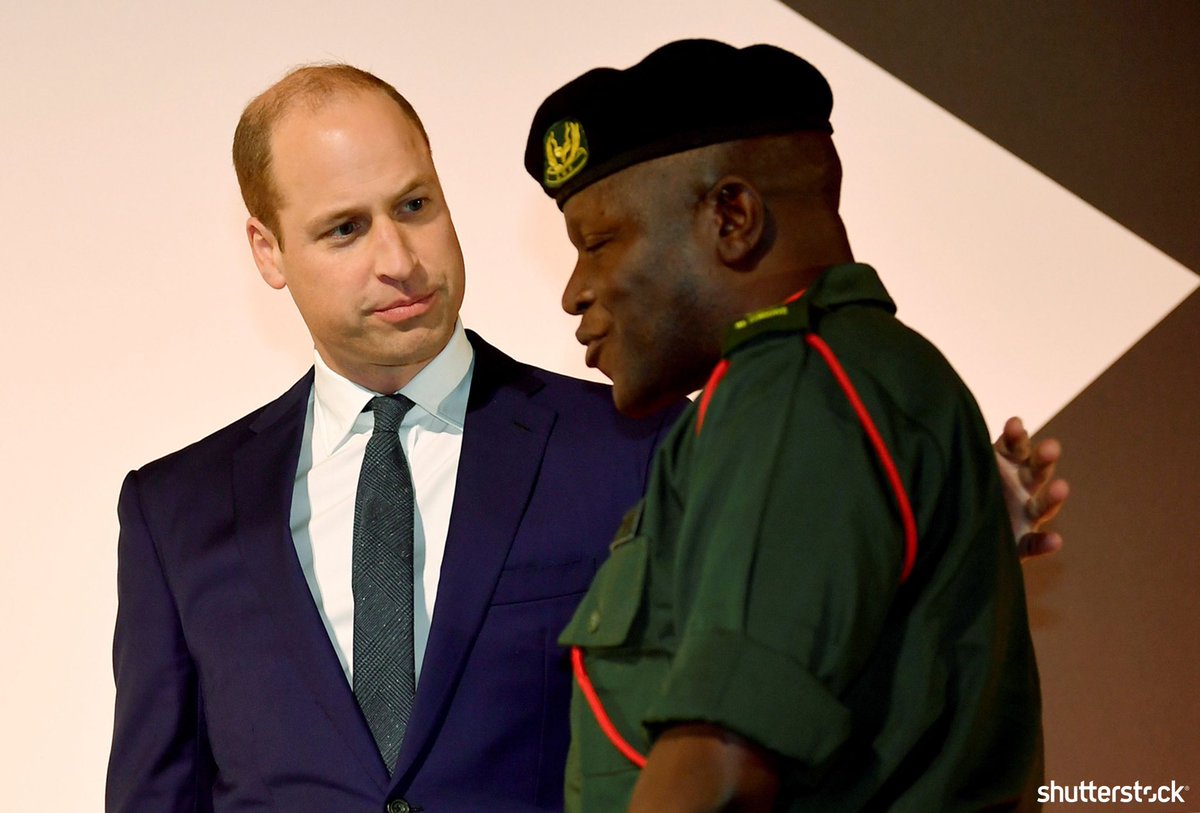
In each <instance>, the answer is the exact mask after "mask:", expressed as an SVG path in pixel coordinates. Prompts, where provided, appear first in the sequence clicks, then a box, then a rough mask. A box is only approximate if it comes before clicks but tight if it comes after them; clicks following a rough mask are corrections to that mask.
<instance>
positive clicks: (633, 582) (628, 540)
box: [558, 503, 649, 649]
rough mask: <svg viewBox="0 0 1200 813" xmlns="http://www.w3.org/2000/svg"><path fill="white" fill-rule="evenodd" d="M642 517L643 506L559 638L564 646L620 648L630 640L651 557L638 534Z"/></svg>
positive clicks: (625, 526)
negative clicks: (647, 564)
mask: <svg viewBox="0 0 1200 813" xmlns="http://www.w3.org/2000/svg"><path fill="white" fill-rule="evenodd" d="M640 516H641V504H640V503H639V504H638V506H637V507H636V508H634V509H633V510H631V511H630V512H629V514H627V515H626V518H625V521H624V522H622V523H621V530H620V531H618V532H617V538H616V539H614V540H613V542H612V545H610V546H609V556H608V559H607V560H606V561H605V562H604V564H603V565H601V566H600V570H598V571H597V572H596V578H595V579H593V580H592V586H591V588H590V589H589V590H588V592H587V594H586V595H585V596H584V597H583V601H581V602H580V604H579V607H578V609H576V611H575V615H574V616H573V617H572V618H571V622H570V623H569V624H568V625H567V628H566V629H565V630H563V633H562V635H561V636H559V639H558V642H559V643H560V644H562V645H563V646H580V647H584V648H585V649H590V648H595V647H619V646H621V645H622V644H624V643H626V642H627V641H628V640H629V636H630V630H631V629H632V628H633V625H634V621H635V620H636V619H637V617H638V610H640V609H641V607H642V604H643V596H644V593H645V588H646V563H647V559H648V557H649V540H648V539H647V538H646V537H644V536H640V535H638V533H637V532H638V531H639V530H640V528H638V525H639V524H640V523H639V519H640Z"/></svg>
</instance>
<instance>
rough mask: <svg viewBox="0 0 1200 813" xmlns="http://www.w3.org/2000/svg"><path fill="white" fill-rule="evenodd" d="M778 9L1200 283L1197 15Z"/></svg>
mask: <svg viewBox="0 0 1200 813" xmlns="http://www.w3.org/2000/svg"><path fill="white" fill-rule="evenodd" d="M782 2H784V3H785V4H786V5H787V6H789V7H790V8H791V9H793V10H794V11H796V12H798V13H799V14H801V15H802V16H804V17H806V18H808V19H809V20H811V21H812V22H814V23H816V24H817V25H819V26H821V27H822V28H823V29H824V30H826V31H827V32H829V33H830V34H832V35H833V36H835V37H837V38H838V39H840V40H842V41H843V42H845V43H846V44H847V45H849V46H850V47H852V48H854V49H855V50H857V51H858V52H859V53H861V54H862V55H863V56H865V57H866V58H868V59H870V60H871V61H873V62H875V63H876V64H877V65H879V66H880V67H882V68H884V69H885V70H887V71H889V72H890V73H892V74H893V75H894V76H896V77H897V78H898V79H900V80H901V81H903V82H905V83H906V84H908V85H909V86H911V87H912V88H914V89H915V90H917V91H918V92H919V93H921V94H922V95H924V96H926V97H927V98H929V99H930V100H931V101H933V102H935V103H936V104H938V105H940V106H941V107H943V108H944V109H946V110H947V111H949V112H950V113H951V114H953V115H955V116H957V117H958V118H960V119H962V120H963V121H964V122H966V123H967V124H968V125H970V126H971V127H973V128H975V129H976V130H978V131H979V132H981V133H982V134H983V135H985V136H987V137H988V138H990V139H991V140H993V141H994V142H996V143H997V144H998V145H1000V146H1001V147H1003V148H1004V149H1006V150H1008V151H1010V152H1012V153H1013V154H1014V155H1016V156H1018V157H1019V158H1021V159H1022V160H1024V161H1026V162H1027V163H1029V164H1030V165H1031V166H1033V167H1035V168H1036V169H1038V170H1039V171H1040V172H1043V173H1044V174H1046V175H1047V176H1049V177H1050V178H1053V179H1054V180H1055V181H1057V182H1058V183H1060V184H1062V185H1063V186H1065V187H1066V188H1068V189H1070V190H1071V191H1072V192H1074V193H1075V194H1076V195H1078V196H1079V197H1081V198H1083V199H1084V200H1086V201H1087V202H1089V203H1090V204H1091V205H1093V206H1095V207H1096V208H1098V209H1100V210H1101V211H1103V212H1105V213H1106V214H1107V215H1109V216H1110V217H1112V218H1113V219H1114V220H1116V221H1118V222H1119V223H1121V224H1122V225H1123V226H1125V227H1126V228H1128V229H1129V230H1131V231H1132V232H1134V233H1135V234H1137V235H1139V236H1140V237H1142V238H1143V239H1145V240H1146V241H1148V242H1150V243H1151V244H1153V245H1155V246H1157V247H1158V248H1159V249H1160V250H1162V251H1164V252H1165V253H1167V254H1169V255H1170V256H1172V257H1173V258H1175V259H1176V260H1178V261H1179V262H1180V263H1181V264H1183V265H1184V266H1186V267H1188V268H1190V269H1191V270H1192V271H1195V272H1197V273H1200V228H1197V224H1196V221H1197V212H1200V151H1198V150H1196V149H1195V134H1196V133H1197V132H1200V60H1197V59H1196V58H1195V56H1194V54H1195V43H1196V42H1197V41H1200V4H1197V3H1189V2H1160V3H1155V4H1145V5H1138V6H1136V7H1130V6H1129V5H1128V4H1123V3H1114V2H1093V1H1092V0H1060V2H1056V3H1046V4H1043V3H1038V2H1035V0H1016V1H1015V2H1014V0H977V2H973V3H970V4H962V3H957V2H953V0H923V2H916V3H903V4H897V3H891V2H887V0H862V2H857V3H842V2H839V0H782Z"/></svg>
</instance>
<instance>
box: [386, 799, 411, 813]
mask: <svg viewBox="0 0 1200 813" xmlns="http://www.w3.org/2000/svg"><path fill="white" fill-rule="evenodd" d="M411 810H412V807H411V806H409V804H408V802H406V801H404V800H403V799H393V800H392V801H390V802H388V804H387V813H410V811H411Z"/></svg>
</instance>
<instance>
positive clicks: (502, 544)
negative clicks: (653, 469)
mask: <svg viewBox="0 0 1200 813" xmlns="http://www.w3.org/2000/svg"><path fill="white" fill-rule="evenodd" d="M468 335H469V336H470V338H471V343H472V344H473V345H474V346H475V367H474V373H473V375H472V380H471V395H470V398H469V401H468V405H467V417H466V422H465V424H464V429H463V445H462V454H461V457H460V459H459V464H458V477H457V480H456V483H455V486H454V505H453V508H452V510H451V513H450V528H449V532H448V534H447V538H446V552H445V557H444V558H443V560H442V570H441V574H440V576H439V581H438V598H437V602H436V604H435V606H434V611H433V621H432V624H431V626H430V631H429V642H428V644H427V645H426V649H425V660H424V664H423V665H422V667H421V678H420V683H419V685H418V686H417V697H416V704H415V706H414V709H413V716H412V719H411V720H410V721H409V725H408V731H407V733H406V734H405V737H404V745H403V747H402V748H401V750H400V757H399V760H398V762H397V770H396V772H395V779H396V782H398V783H399V782H407V781H409V780H410V779H411V776H409V774H411V773H412V772H413V771H414V770H415V769H416V768H417V767H419V762H420V759H421V757H422V755H423V753H424V752H425V750H426V749H427V747H428V746H429V745H430V744H431V743H432V739H433V736H434V734H436V731H437V727H438V726H439V725H440V722H441V720H442V718H443V717H444V715H445V711H446V708H447V706H448V704H449V702H450V699H451V697H452V696H453V694H454V691H455V688H456V686H457V683H458V679H459V676H460V675H461V674H462V670H463V667H464V665H465V663H466V660H467V657H468V655H469V654H470V651H471V646H472V644H473V643H474V641H475V637H476V635H477V634H478V632H479V629H480V627H481V626H482V624H483V620H484V616H485V615H486V614H487V609H488V605H489V604H490V602H491V598H492V593H493V591H494V590H495V587H496V582H497V580H498V579H499V577H500V571H501V570H502V569H503V566H504V562H505V559H506V558H507V556H508V551H509V548H510V547H511V546H512V542H513V539H514V537H515V536H516V533H517V528H518V527H519V525H520V523H521V518H522V516H523V515H524V512H525V506H526V505H527V503H528V501H529V498H530V495H531V493H532V491H533V487H534V484H535V483H536V481H537V476H538V471H539V469H540V467H541V463H542V455H543V453H544V451H545V448H546V443H547V441H548V439H549V437H550V430H551V428H552V427H553V425H554V421H555V417H556V413H555V412H554V411H553V410H551V409H547V408H546V407H543V406H541V405H539V404H536V403H534V402H533V401H532V400H531V399H530V395H532V394H533V393H534V392H536V391H537V390H538V389H540V388H541V386H542V384H541V382H540V381H538V380H537V379H536V378H534V377H533V376H532V375H530V374H529V372H528V368H526V367H524V366H523V365H520V364H518V363H517V362H515V361H513V360H512V359H511V358H509V357H507V356H505V355H504V354H503V353H501V352H500V351H498V350H496V349H495V348H493V347H491V346H490V345H488V344H487V343H485V342H484V341H483V340H482V339H480V338H479V337H478V336H477V335H475V334H474V333H471V332H470V331H468Z"/></svg>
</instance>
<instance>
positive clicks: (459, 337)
mask: <svg viewBox="0 0 1200 813" xmlns="http://www.w3.org/2000/svg"><path fill="white" fill-rule="evenodd" d="M313 355H314V357H315V360H314V362H313V365H314V367H315V372H314V376H313V458H314V460H319V459H321V458H323V457H327V456H329V455H330V454H332V453H333V452H334V451H335V450H336V449H337V448H338V447H339V446H341V445H342V443H344V442H345V440H346V438H348V437H349V436H350V434H351V432H352V431H353V430H354V428H355V423H356V422H357V421H358V420H359V418H360V416H362V411H363V407H365V406H366V405H367V403H368V402H369V401H370V400H371V399H372V398H374V397H375V396H376V395H381V394H384V393H377V392H373V391H372V390H369V389H367V388H366V387H363V386H360V385H358V384H355V383H354V382H353V381H351V380H349V379H348V378H346V377H345V376H343V375H341V374H340V373H337V372H335V371H334V370H333V369H331V368H330V367H329V365H328V364H326V363H325V360H324V359H323V358H321V354H320V353H317V352H315V351H314V353H313ZM474 360H475V350H474V348H473V347H471V342H470V341H468V339H467V334H466V331H464V330H463V326H462V321H461V320H460V321H459V322H458V323H456V324H455V326H454V332H453V333H452V334H451V335H450V341H448V342H447V343H446V346H445V347H443V348H442V350H441V352H439V353H438V354H437V355H436V356H434V357H433V359H432V360H431V361H430V362H429V363H428V364H427V365H425V367H424V368H423V369H422V370H421V371H420V372H419V373H417V374H416V375H415V376H414V377H413V380H412V381H410V382H408V384H406V385H405V386H404V387H403V388H401V389H400V390H399V392H401V393H402V394H404V395H405V396H407V397H408V398H410V399H411V400H412V401H413V403H415V404H416V407H414V408H413V409H412V410H410V411H409V413H408V415H406V416H405V419H404V422H403V424H409V425H411V424H412V423H414V422H417V421H420V420H422V419H423V418H428V419H430V420H431V421H433V422H434V423H438V424H440V425H441V426H440V428H443V429H449V430H450V431H458V432H461V431H462V428H463V423H464V422H465V421H466V416H467V397H468V395H469V394H470V381H471V376H470V373H471V368H472V364H473V362H474ZM403 424H402V425H403Z"/></svg>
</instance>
